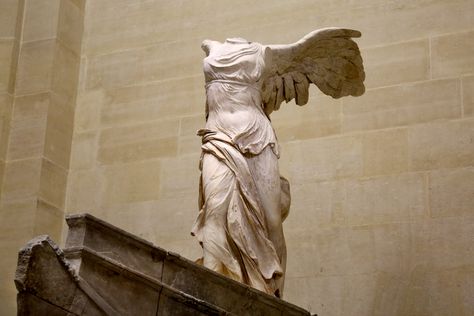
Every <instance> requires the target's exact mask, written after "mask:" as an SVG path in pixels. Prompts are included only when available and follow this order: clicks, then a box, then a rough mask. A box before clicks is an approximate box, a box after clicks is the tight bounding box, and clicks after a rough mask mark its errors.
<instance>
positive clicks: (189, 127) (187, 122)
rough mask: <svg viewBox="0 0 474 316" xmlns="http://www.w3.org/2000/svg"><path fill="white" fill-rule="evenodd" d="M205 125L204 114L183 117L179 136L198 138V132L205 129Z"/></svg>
mask: <svg viewBox="0 0 474 316" xmlns="http://www.w3.org/2000/svg"><path fill="white" fill-rule="evenodd" d="M205 125H206V118H205V116H204V113H202V114H199V115H193V116H184V117H181V119H180V122H179V136H191V135H193V136H196V133H197V131H198V130H199V129H201V128H204V126H205ZM196 137H197V136H196Z"/></svg>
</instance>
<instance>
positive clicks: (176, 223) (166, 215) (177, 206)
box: [102, 196, 200, 259]
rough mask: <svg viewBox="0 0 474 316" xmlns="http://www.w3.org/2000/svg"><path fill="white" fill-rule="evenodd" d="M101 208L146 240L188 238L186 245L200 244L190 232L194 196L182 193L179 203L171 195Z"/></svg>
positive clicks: (195, 206) (165, 241)
mask: <svg viewBox="0 0 474 316" xmlns="http://www.w3.org/2000/svg"><path fill="white" fill-rule="evenodd" d="M102 212H104V213H105V214H107V216H110V218H115V219H116V221H117V222H120V224H121V227H124V228H125V229H126V230H127V231H130V232H132V233H137V234H138V236H140V237H142V238H145V239H146V240H161V241H163V243H170V242H171V243H172V242H176V241H181V242H182V241H188V242H189V241H192V245H189V247H191V246H194V247H196V248H200V246H199V244H198V242H197V240H196V239H195V238H192V237H191V235H190V232H191V227H192V225H193V223H194V220H195V216H196V215H197V213H198V208H197V200H196V198H194V197H191V196H186V197H184V198H182V199H181V200H180V201H179V203H177V202H176V199H174V198H163V199H158V200H149V201H140V202H132V203H124V204H122V205H118V206H116V207H115V208H112V207H108V208H105V209H103V210H102ZM117 216H119V217H117ZM117 219H120V220H117ZM160 247H164V246H163V245H160ZM167 250H170V249H167ZM189 259H193V258H189Z"/></svg>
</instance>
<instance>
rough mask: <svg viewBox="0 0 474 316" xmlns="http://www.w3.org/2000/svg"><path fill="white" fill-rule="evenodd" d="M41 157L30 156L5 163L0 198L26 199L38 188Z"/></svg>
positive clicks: (34, 194)
mask: <svg viewBox="0 0 474 316" xmlns="http://www.w3.org/2000/svg"><path fill="white" fill-rule="evenodd" d="M40 172H41V159H40V158H31V159H22V160H14V161H9V162H6V163H5V172H4V177H3V186H2V200H15V199H27V198H31V197H34V196H36V194H37V193H38V190H39V179H40Z"/></svg>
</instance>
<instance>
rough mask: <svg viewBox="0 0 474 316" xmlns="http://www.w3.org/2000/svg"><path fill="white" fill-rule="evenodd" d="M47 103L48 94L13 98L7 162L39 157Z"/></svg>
mask: <svg viewBox="0 0 474 316" xmlns="http://www.w3.org/2000/svg"><path fill="white" fill-rule="evenodd" d="M49 102H50V97H49V93H41V94H33V95H28V96H23V97H18V98H15V104H14V109H13V115H12V118H11V122H10V123H9V125H10V133H9V144H8V152H7V159H8V160H15V159H26V158H32V157H41V155H42V154H43V148H44V135H45V131H46V119H47V112H48V107H49ZM7 124H8V123H7Z"/></svg>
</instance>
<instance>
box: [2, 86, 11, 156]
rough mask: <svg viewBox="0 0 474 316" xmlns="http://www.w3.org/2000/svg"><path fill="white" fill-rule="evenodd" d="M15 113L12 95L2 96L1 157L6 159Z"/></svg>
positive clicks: (4, 94) (3, 94)
mask: <svg viewBox="0 0 474 316" xmlns="http://www.w3.org/2000/svg"><path fill="white" fill-rule="evenodd" d="M12 111H13V97H12V96H11V95H10V94H7V93H2V94H0V113H1V115H0V156H1V157H3V160H4V159H5V157H6V152H7V147H8V138H9V137H10V120H11V115H12Z"/></svg>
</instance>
